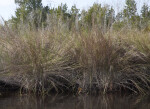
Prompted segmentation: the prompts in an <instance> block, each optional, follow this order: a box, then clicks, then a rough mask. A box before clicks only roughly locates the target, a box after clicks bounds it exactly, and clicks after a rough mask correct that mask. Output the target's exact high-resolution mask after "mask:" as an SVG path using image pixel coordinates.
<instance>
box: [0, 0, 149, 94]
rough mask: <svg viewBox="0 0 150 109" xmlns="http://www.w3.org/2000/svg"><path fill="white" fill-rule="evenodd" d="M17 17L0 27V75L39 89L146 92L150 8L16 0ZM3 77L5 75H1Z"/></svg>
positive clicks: (132, 3) (129, 1)
mask: <svg viewBox="0 0 150 109" xmlns="http://www.w3.org/2000/svg"><path fill="white" fill-rule="evenodd" d="M15 3H16V4H17V5H18V9H17V10H16V16H13V17H12V18H11V19H10V20H9V21H5V24H4V25H1V26H0V32H1V34H0V42H1V43H0V52H1V53H0V64H1V66H0V72H1V75H0V79H1V78H2V80H4V81H6V82H7V83H9V82H11V83H12V81H14V82H15V83H17V84H19V85H20V86H21V88H23V89H26V90H29V91H35V92H40V93H43V94H46V93H48V92H49V91H51V90H52V91H54V90H55V91H57V92H60V91H62V92H64V91H71V92H75V93H81V92H83V93H84V92H98V93H99V92H102V93H107V92H116V91H131V92H134V93H142V94H145V93H149V90H150V45H149V44H150V36H149V30H150V24H149V22H150V9H149V6H148V5H147V4H146V3H145V4H144V5H143V7H142V9H141V14H139V13H137V7H136V2H135V1H134V0H126V6H125V7H124V9H123V10H122V11H121V12H120V13H118V14H117V15H115V10H114V9H113V7H110V6H108V5H105V6H102V5H101V4H98V3H95V4H93V6H92V7H90V8H89V9H88V10H79V9H77V7H76V6H75V5H74V6H72V8H71V10H68V8H67V5H66V4H61V5H60V6H58V7H57V8H51V7H48V6H43V5H42V0H15ZM5 78H6V79H5Z"/></svg>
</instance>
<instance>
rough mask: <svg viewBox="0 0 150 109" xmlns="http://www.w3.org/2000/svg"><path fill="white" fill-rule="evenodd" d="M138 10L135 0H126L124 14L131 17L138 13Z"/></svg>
mask: <svg viewBox="0 0 150 109" xmlns="http://www.w3.org/2000/svg"><path fill="white" fill-rule="evenodd" d="M136 12H137V8H136V2H135V0H126V6H125V9H124V16H125V17H127V18H128V19H130V18H132V17H134V16H135V15H136Z"/></svg>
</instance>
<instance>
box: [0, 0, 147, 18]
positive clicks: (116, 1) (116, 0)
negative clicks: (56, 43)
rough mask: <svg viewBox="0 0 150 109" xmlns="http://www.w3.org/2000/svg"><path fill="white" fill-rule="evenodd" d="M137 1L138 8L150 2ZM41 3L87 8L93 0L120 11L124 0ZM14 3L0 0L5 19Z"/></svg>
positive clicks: (145, 0)
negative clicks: (65, 4)
mask: <svg viewBox="0 0 150 109" xmlns="http://www.w3.org/2000/svg"><path fill="white" fill-rule="evenodd" d="M135 1H136V2H137V7H138V9H140V8H141V6H142V4H143V3H144V2H146V3H148V4H149V3H150V2H149V1H150V0H135ZM42 2H43V5H49V6H50V5H51V6H52V7H53V6H54V7H56V6H58V5H60V4H61V3H67V5H68V8H70V7H71V6H72V5H74V4H76V6H77V8H79V9H88V7H90V6H92V5H93V3H94V2H97V3H101V4H102V5H104V4H109V5H112V6H113V7H114V8H115V11H120V10H121V9H122V8H123V7H124V5H125V0H42ZM16 8H17V7H16V5H15V3H14V0H0V16H1V17H3V18H4V19H5V20H8V19H9V18H11V16H12V15H15V10H16Z"/></svg>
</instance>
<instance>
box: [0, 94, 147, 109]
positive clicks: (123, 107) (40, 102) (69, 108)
mask: <svg viewBox="0 0 150 109" xmlns="http://www.w3.org/2000/svg"><path fill="white" fill-rule="evenodd" d="M0 109H150V96H143V97H136V96H135V95H134V96H133V95H132V96H131V95H130V96H127V95H126V96H121V95H105V96H92V95H91V96H88V95H84V96H83V95H80V96H73V95H71V96H70V95H69V96H63V95H55V96H54V95H53V96H52V95H50V96H46V97H37V96H31V95H22V96H20V95H13V96H12V95H11V96H10V95H7V96H2V95H1V96H0Z"/></svg>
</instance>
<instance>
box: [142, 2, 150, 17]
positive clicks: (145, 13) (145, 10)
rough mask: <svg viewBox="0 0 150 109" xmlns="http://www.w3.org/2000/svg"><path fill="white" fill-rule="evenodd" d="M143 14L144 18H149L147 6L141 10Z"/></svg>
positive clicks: (144, 5)
mask: <svg viewBox="0 0 150 109" xmlns="http://www.w3.org/2000/svg"><path fill="white" fill-rule="evenodd" d="M141 14H142V17H143V18H147V17H149V7H148V5H147V4H145V3H144V4H143V6H142V9H141Z"/></svg>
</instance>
